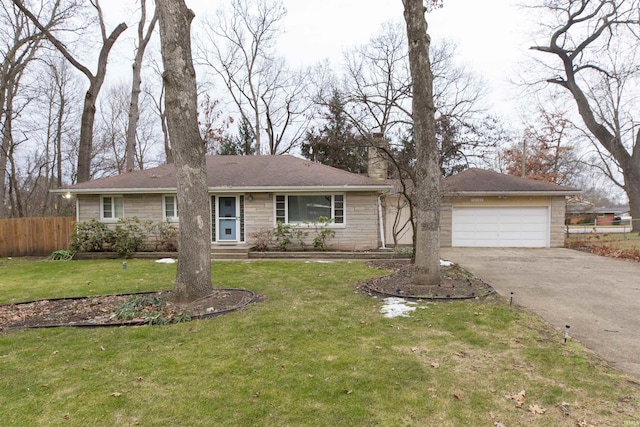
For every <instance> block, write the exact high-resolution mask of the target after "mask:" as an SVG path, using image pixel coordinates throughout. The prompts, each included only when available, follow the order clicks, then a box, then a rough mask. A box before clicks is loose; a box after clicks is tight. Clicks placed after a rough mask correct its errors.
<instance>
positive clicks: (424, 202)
mask: <svg viewBox="0 0 640 427" xmlns="http://www.w3.org/2000/svg"><path fill="white" fill-rule="evenodd" d="M402 3H403V5H404V19H405V22H406V24H407V40H408V43H409V65H410V70H411V81H412V88H413V101H412V111H413V114H412V116H413V130H414V136H415V140H416V152H417V158H416V188H415V190H414V203H415V205H416V206H415V207H416V209H415V212H414V213H415V218H416V234H415V236H414V239H415V244H414V247H415V254H414V256H415V270H414V277H413V281H414V283H415V284H416V285H418V286H430V285H436V284H438V283H440V168H439V167H438V145H437V142H436V129H435V106H434V104H433V75H432V74H431V64H430V61H429V44H430V37H429V36H428V34H427V22H426V20H425V17H424V13H425V8H424V5H423V3H422V0H402Z"/></svg>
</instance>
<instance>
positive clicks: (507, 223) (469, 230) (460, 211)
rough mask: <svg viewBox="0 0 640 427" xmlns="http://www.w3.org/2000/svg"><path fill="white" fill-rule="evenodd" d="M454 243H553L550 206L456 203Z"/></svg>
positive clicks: (525, 245) (542, 245)
mask: <svg viewBox="0 0 640 427" xmlns="http://www.w3.org/2000/svg"><path fill="white" fill-rule="evenodd" d="M451 220H452V226H451V230H452V236H451V245H452V246H454V247H523V248H546V247H548V246H549V226H550V224H549V207H546V206H504V207H502V206H501V207H466V206H462V207H457V206H452V219H451Z"/></svg>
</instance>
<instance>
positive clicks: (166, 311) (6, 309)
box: [0, 289, 258, 331]
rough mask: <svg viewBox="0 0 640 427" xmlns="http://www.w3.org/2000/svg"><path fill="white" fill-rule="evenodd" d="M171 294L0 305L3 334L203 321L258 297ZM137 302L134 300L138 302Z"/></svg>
mask: <svg viewBox="0 0 640 427" xmlns="http://www.w3.org/2000/svg"><path fill="white" fill-rule="evenodd" d="M170 295H171V291H159V292H145V293H136V294H118V295H100V296H92V297H78V298H55V299H45V300H37V301H28V302H22V303H14V304H2V305H0V331H1V330H5V329H10V328H48V327H56V326H89V327H100V326H135V325H143V324H154V323H156V324H161V323H162V324H164V323H176V322H181V321H188V320H194V319H202V318H207V317H213V316H217V315H220V314H223V313H227V312H229V311H233V310H237V309H239V308H242V307H244V306H246V305H247V304H250V303H252V302H255V301H257V300H258V297H257V296H256V295H255V294H254V293H253V292H251V291H249V290H246V289H214V290H213V292H212V293H211V294H209V295H208V296H206V297H204V298H200V299H199V300H196V301H194V302H192V303H189V304H180V305H177V304H173V303H171V302H170V301H169V297H170ZM136 298H137V300H135V301H134V299H136ZM136 301H138V302H145V301H146V302H149V301H153V302H154V303H153V304H140V307H137V309H136V311H135V315H134V316H132V317H131V318H128V319H126V320H121V319H119V318H118V316H117V315H116V311H117V309H118V308H119V307H122V306H123V304H127V303H128V304H129V305H131V303H132V302H136Z"/></svg>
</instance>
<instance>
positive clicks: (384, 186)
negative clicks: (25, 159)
mask: <svg viewBox="0 0 640 427" xmlns="http://www.w3.org/2000/svg"><path fill="white" fill-rule="evenodd" d="M392 189H393V186H392V185H387V184H381V185H330V186H322V185H320V186H304V187H290V186H278V187H275V186H274V187H262V186H261V187H255V186H247V187H209V189H208V190H209V193H294V192H295V193H302V192H313V193H316V192H323V191H324V192H326V191H339V192H346V191H380V192H387V191H390V190H392ZM176 191H177V188H176V187H166V188H82V189H73V188H57V189H54V190H50V192H51V193H56V194H73V195H81V194H166V193H175V192H176Z"/></svg>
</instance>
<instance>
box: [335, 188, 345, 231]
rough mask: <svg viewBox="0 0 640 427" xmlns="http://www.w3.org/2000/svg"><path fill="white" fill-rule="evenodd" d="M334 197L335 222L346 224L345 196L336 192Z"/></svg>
mask: <svg viewBox="0 0 640 427" xmlns="http://www.w3.org/2000/svg"><path fill="white" fill-rule="evenodd" d="M333 197H334V208H333V214H334V216H333V222H334V223H336V224H344V196H343V195H342V194H336V195H335V196H333Z"/></svg>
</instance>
